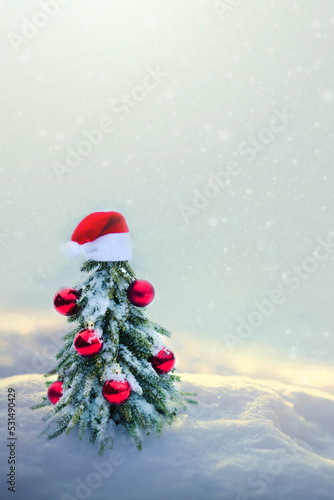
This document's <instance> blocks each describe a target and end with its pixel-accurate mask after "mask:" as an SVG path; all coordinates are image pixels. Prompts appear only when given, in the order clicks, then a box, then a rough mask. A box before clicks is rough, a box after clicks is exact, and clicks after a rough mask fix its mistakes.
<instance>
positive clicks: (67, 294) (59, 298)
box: [53, 288, 80, 316]
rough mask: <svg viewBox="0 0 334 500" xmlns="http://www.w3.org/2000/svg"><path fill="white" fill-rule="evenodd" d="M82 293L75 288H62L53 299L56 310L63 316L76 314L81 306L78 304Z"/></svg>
mask: <svg viewBox="0 0 334 500" xmlns="http://www.w3.org/2000/svg"><path fill="white" fill-rule="evenodd" d="M79 297H80V293H79V292H78V290H76V289H75V288H61V289H60V290H59V291H58V292H57V293H56V295H55V296H54V299H53V304H54V306H55V309H56V311H57V312H58V313H59V314H62V315H63V316H74V314H77V312H78V310H79V308H78V305H77V301H78V298H79Z"/></svg>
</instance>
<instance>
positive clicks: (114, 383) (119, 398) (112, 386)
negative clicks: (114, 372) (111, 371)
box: [102, 380, 131, 405]
mask: <svg viewBox="0 0 334 500" xmlns="http://www.w3.org/2000/svg"><path fill="white" fill-rule="evenodd" d="M130 393H131V386H130V384H129V382H128V381H127V380H125V381H124V382H123V381H120V380H108V381H107V382H105V384H104V385H103V387H102V394H103V396H104V398H105V399H106V400H107V401H108V403H111V404H113V405H121V404H122V403H124V402H125V401H126V400H127V399H129V397H130Z"/></svg>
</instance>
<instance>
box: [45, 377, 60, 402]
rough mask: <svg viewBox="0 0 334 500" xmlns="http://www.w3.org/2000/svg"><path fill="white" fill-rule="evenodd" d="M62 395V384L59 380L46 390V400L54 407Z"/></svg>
mask: <svg viewBox="0 0 334 500" xmlns="http://www.w3.org/2000/svg"><path fill="white" fill-rule="evenodd" d="M62 395H63V382H62V381H61V380H57V382H53V384H51V385H50V387H49V389H48V399H49V401H50V403H52V404H53V405H55V404H56V403H58V401H59V399H60V398H61V397H62Z"/></svg>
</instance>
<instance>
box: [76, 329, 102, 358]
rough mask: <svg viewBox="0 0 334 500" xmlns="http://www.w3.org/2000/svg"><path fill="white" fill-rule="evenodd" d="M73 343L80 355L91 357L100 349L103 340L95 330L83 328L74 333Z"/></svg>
mask: <svg viewBox="0 0 334 500" xmlns="http://www.w3.org/2000/svg"><path fill="white" fill-rule="evenodd" d="M73 345H74V349H75V350H76V351H77V353H78V354H80V356H83V357H84V358H92V357H93V356H96V355H97V354H98V353H99V352H100V351H101V350H102V347H103V340H102V338H100V337H99V336H98V335H97V334H96V332H95V330H89V329H85V330H80V332H78V333H77V334H76V336H75V338H74V342H73Z"/></svg>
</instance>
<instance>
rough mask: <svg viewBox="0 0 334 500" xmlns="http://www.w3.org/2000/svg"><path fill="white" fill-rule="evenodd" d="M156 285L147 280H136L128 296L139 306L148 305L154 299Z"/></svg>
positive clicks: (129, 289) (132, 302) (128, 291)
mask: <svg viewBox="0 0 334 500" xmlns="http://www.w3.org/2000/svg"><path fill="white" fill-rule="evenodd" d="M154 295H155V292H154V287H153V285H152V284H151V283H150V282H149V281H146V280H135V281H133V282H132V283H131V285H130V286H129V288H128V290H127V296H128V299H129V301H130V302H131V304H133V305H134V306H137V307H146V306H148V305H149V304H150V303H151V302H152V300H153V299H154Z"/></svg>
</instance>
